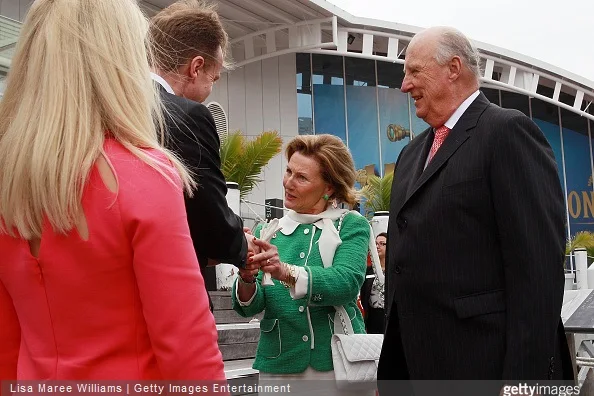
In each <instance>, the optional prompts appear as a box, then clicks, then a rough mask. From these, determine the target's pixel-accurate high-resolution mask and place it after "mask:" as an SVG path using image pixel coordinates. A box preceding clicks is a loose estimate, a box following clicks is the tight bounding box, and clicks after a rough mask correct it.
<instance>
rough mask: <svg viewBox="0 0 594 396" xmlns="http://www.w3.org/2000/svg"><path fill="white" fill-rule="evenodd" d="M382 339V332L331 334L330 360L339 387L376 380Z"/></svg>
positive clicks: (343, 387) (349, 386) (348, 386)
mask: <svg viewBox="0 0 594 396" xmlns="http://www.w3.org/2000/svg"><path fill="white" fill-rule="evenodd" d="M383 341H384V336H383V334H349V335H346V334H334V335H333V336H332V344H331V346H332V362H333V364H334V375H335V377H336V385H337V386H338V388H339V389H345V388H351V386H352V385H353V384H355V383H361V382H375V381H376V379H377V363H378V361H379V357H380V353H381V351H382V342H383Z"/></svg>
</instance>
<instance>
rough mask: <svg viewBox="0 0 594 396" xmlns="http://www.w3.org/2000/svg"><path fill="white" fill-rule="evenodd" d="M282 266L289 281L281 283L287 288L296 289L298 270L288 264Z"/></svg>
mask: <svg viewBox="0 0 594 396" xmlns="http://www.w3.org/2000/svg"><path fill="white" fill-rule="evenodd" d="M281 264H282V266H283V268H284V269H285V271H284V272H285V277H286V278H287V279H286V280H285V281H280V283H281V284H282V285H284V286H285V287H286V288H290V287H295V284H296V283H297V276H296V275H297V270H296V269H295V266H294V265H291V264H287V263H281Z"/></svg>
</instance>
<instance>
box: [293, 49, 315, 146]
mask: <svg viewBox="0 0 594 396" xmlns="http://www.w3.org/2000/svg"><path fill="white" fill-rule="evenodd" d="M296 58H297V119H298V125H299V134H300V135H309V134H312V133H313V108H312V105H311V64H310V54H296Z"/></svg>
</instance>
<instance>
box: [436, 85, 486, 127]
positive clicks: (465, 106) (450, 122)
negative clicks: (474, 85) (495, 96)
mask: <svg viewBox="0 0 594 396" xmlns="http://www.w3.org/2000/svg"><path fill="white" fill-rule="evenodd" d="M479 94H480V91H479V90H478V89H477V90H476V91H474V93H473V94H472V95H470V96H469V97H468V98H466V100H465V101H464V102H462V104H461V105H460V107H458V108H457V109H456V111H454V114H452V116H451V117H450V118H449V120H447V121H446V122H445V124H444V125H445V126H447V127H448V128H449V129H450V131H451V130H452V129H454V127H455V126H456V123H457V122H458V120H459V119H460V117H462V114H464V112H465V111H466V110H467V109H468V107H470V105H471V104H472V102H474V100H475V99H476V98H477V97H478V96H479Z"/></svg>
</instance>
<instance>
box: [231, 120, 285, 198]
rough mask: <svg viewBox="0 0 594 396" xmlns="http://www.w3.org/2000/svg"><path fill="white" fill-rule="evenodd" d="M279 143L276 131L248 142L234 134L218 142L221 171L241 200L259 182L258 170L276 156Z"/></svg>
mask: <svg viewBox="0 0 594 396" xmlns="http://www.w3.org/2000/svg"><path fill="white" fill-rule="evenodd" d="M282 145H283V141H282V139H281V138H280V136H279V134H278V132H277V131H266V132H262V133H261V134H260V135H258V136H256V138H255V139H252V140H248V139H246V137H245V136H244V135H243V134H242V133H241V131H236V132H233V133H229V134H228V135H227V137H226V138H224V139H223V141H222V142H221V170H222V171H223V175H224V176H225V180H227V181H228V182H235V183H237V184H238V185H239V195H240V197H241V198H245V197H246V196H247V195H248V194H249V192H250V191H252V189H253V188H254V187H255V186H256V185H257V184H258V183H260V182H261V181H262V180H261V179H260V178H259V177H258V176H259V175H260V172H262V168H264V167H265V166H266V165H267V164H268V162H269V161H270V160H271V159H272V158H273V157H274V156H275V155H277V154H278V153H280V151H281V148H282Z"/></svg>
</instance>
